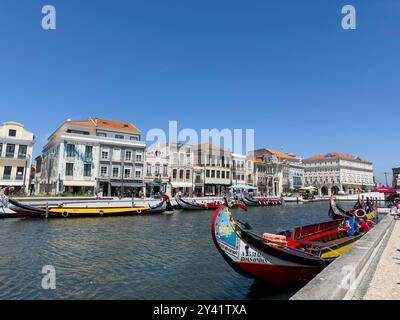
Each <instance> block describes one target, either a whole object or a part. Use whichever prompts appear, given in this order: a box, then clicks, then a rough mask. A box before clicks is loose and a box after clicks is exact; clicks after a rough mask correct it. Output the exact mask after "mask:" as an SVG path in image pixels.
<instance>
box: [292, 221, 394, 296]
mask: <svg viewBox="0 0 400 320" xmlns="http://www.w3.org/2000/svg"><path fill="white" fill-rule="evenodd" d="M399 231H400V224H399V223H398V221H396V220H394V218H393V217H392V216H390V215H386V216H384V217H383V218H382V217H381V221H380V222H379V224H377V225H376V226H375V227H374V228H373V229H371V230H370V231H369V232H368V233H367V234H366V235H365V236H364V237H363V238H362V239H360V240H359V241H357V243H356V244H355V245H354V246H353V247H351V248H350V249H349V250H348V251H346V252H345V253H343V254H342V255H341V256H340V257H339V258H337V259H336V260H335V261H334V262H332V263H331V264H330V265H329V266H328V267H327V268H325V269H324V270H323V271H322V272H321V273H319V274H318V275H317V276H316V277H315V278H314V279H313V280H311V281H310V282H309V283H308V284H307V285H306V286H305V287H303V288H302V289H301V290H300V291H298V292H297V293H296V294H295V295H294V296H292V297H291V300H377V299H400V273H399V271H400V251H398V250H397V249H400V248H399V247H400V234H399Z"/></svg>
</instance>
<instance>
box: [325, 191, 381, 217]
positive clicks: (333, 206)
mask: <svg viewBox="0 0 400 320" xmlns="http://www.w3.org/2000/svg"><path fill="white" fill-rule="evenodd" d="M358 206H359V202H357V203H356V205H355V206H354V207H355V208H353V209H351V210H345V209H343V208H341V207H340V206H338V204H337V203H336V201H335V199H334V198H333V195H331V197H330V208H329V212H328V215H329V216H330V217H331V218H333V219H342V218H346V217H353V216H356V217H357V218H364V217H367V219H369V220H372V219H374V218H375V216H376V212H377V210H376V208H375V207H374V208H373V210H372V211H369V212H366V211H365V210H364V209H362V208H359V207H358Z"/></svg>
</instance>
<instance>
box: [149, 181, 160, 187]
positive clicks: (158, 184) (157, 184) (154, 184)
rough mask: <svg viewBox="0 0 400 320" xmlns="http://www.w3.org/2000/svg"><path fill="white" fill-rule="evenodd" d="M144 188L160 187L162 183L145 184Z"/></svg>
mask: <svg viewBox="0 0 400 320" xmlns="http://www.w3.org/2000/svg"><path fill="white" fill-rule="evenodd" d="M146 186H149V187H161V186H162V183H161V182H146Z"/></svg>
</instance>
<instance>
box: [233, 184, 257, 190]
mask: <svg viewBox="0 0 400 320" xmlns="http://www.w3.org/2000/svg"><path fill="white" fill-rule="evenodd" d="M229 189H241V190H257V188H256V187H253V186H248V185H245V184H235V185H233V186H230V187H229Z"/></svg>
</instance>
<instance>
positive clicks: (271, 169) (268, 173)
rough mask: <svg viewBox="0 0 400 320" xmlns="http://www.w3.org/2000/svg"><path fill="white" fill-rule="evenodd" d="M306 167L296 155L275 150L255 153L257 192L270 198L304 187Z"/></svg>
mask: <svg viewBox="0 0 400 320" xmlns="http://www.w3.org/2000/svg"><path fill="white" fill-rule="evenodd" d="M303 176H304V166H303V164H302V162H301V158H299V157H297V156H296V155H294V154H288V153H284V152H281V151H278V150H274V149H257V150H255V151H254V180H255V183H256V186H257V190H258V191H259V192H260V193H262V194H265V195H268V196H281V195H282V193H288V192H290V191H295V190H296V189H297V188H298V186H300V185H301V186H302V179H303Z"/></svg>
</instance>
